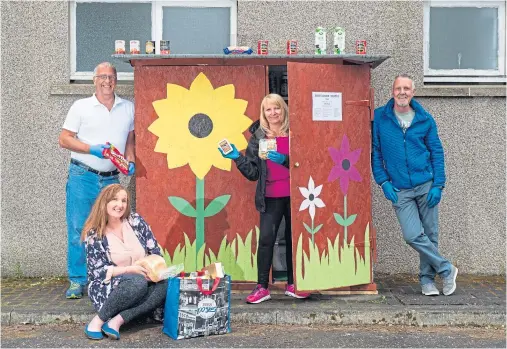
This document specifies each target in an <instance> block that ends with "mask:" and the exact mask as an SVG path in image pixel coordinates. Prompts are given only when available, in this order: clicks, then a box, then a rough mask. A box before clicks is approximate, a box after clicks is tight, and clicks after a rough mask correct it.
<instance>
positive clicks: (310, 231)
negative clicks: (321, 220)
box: [303, 222, 313, 234]
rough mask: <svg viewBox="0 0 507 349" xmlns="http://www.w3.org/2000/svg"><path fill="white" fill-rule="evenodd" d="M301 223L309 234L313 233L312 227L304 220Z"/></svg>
mask: <svg viewBox="0 0 507 349" xmlns="http://www.w3.org/2000/svg"><path fill="white" fill-rule="evenodd" d="M303 225H304V226H305V229H306V231H307V232H309V233H310V234H313V231H312V228H310V227H309V226H308V224H306V223H305V222H303Z"/></svg>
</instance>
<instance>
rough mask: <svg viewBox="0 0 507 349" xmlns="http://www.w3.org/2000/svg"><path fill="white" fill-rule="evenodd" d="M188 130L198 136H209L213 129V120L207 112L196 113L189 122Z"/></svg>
mask: <svg viewBox="0 0 507 349" xmlns="http://www.w3.org/2000/svg"><path fill="white" fill-rule="evenodd" d="M188 130H189V131H190V133H191V134H192V136H194V137H196V138H205V137H208V136H209V134H210V133H211V131H213V121H211V118H210V117H209V116H208V115H206V114H201V113H199V114H195V115H194V116H192V117H191V118H190V120H189V122H188Z"/></svg>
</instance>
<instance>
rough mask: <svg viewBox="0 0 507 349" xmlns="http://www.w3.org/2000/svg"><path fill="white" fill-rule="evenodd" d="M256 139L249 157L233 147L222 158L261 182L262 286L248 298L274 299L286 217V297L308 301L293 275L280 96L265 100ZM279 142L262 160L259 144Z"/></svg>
mask: <svg viewBox="0 0 507 349" xmlns="http://www.w3.org/2000/svg"><path fill="white" fill-rule="evenodd" d="M249 130H250V132H251V133H252V137H251V138H250V141H249V142H248V147H247V149H246V153H245V155H242V154H241V153H240V152H239V151H238V150H237V149H236V147H235V146H234V144H231V147H232V149H233V151H232V152H230V153H228V154H227V155H224V153H223V151H222V150H221V149H220V148H219V150H220V152H221V153H222V156H223V157H225V158H228V159H232V160H234V162H235V163H236V166H237V167H238V170H239V171H240V172H241V173H242V174H243V176H245V177H246V178H247V179H248V180H251V181H257V190H256V192H255V206H256V208H257V210H258V211H259V212H260V237H259V248H258V251H257V278H258V281H257V282H258V285H257V286H256V287H255V289H254V290H253V291H252V293H251V294H250V295H249V296H248V297H247V298H246V302H247V303H261V302H263V301H265V300H268V299H271V296H270V293H269V290H268V284H269V271H270V269H271V263H272V260H273V249H274V247H275V241H276V236H277V232H278V228H279V227H280V223H281V221H282V217H285V241H286V261H287V287H286V289H285V294H286V295H288V296H291V297H295V298H307V297H309V296H310V294H309V293H302V292H296V290H295V288H294V279H293V275H292V234H291V218H290V175H289V111H288V107H287V103H285V101H284V100H283V98H282V97H281V96H279V95H277V94H269V95H267V96H266V97H264V99H263V100H262V103H261V114H260V120H259V121H256V122H254V123H253V124H252V126H250V129H249ZM261 139H274V140H276V149H277V150H276V151H273V150H271V151H269V152H268V153H267V159H265V160H264V159H261V158H260V157H259V141H260V140H261Z"/></svg>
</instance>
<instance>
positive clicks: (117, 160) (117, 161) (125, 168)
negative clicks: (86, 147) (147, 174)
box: [102, 142, 129, 175]
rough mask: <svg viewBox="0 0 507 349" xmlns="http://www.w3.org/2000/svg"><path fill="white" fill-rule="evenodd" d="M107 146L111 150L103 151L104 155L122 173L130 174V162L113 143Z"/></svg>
mask: <svg viewBox="0 0 507 349" xmlns="http://www.w3.org/2000/svg"><path fill="white" fill-rule="evenodd" d="M106 144H107V145H109V149H104V150H103V151H102V155H103V156H104V157H105V158H106V159H109V160H111V162H112V163H113V164H114V166H116V168H117V169H118V170H120V172H121V173H123V174H125V175H127V174H128V173H129V162H128V161H127V159H125V157H124V156H123V154H122V153H120V151H119V150H118V149H117V148H116V147H115V146H114V145H112V144H111V143H109V142H107V143H106Z"/></svg>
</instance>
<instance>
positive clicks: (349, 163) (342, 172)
mask: <svg viewBox="0 0 507 349" xmlns="http://www.w3.org/2000/svg"><path fill="white" fill-rule="evenodd" d="M329 154H330V155H331V158H332V159H333V162H334V163H335V166H334V167H333V168H332V169H331V172H330V173H329V177H328V178H327V180H328V182H332V181H334V180H335V179H337V178H340V188H341V190H342V193H343V195H347V191H348V189H349V180H353V181H356V182H360V181H361V180H362V178H361V175H360V174H359V171H358V170H357V169H356V168H355V167H354V165H355V164H356V162H357V161H358V160H359V156H360V155H361V148H359V149H356V150H354V151H350V145H349V139H348V138H347V136H346V135H344V136H343V139H342V145H341V148H340V149H339V150H337V149H335V148H332V147H329Z"/></svg>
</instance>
